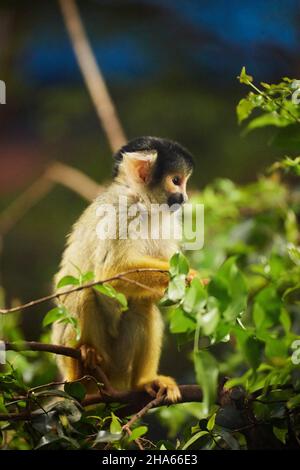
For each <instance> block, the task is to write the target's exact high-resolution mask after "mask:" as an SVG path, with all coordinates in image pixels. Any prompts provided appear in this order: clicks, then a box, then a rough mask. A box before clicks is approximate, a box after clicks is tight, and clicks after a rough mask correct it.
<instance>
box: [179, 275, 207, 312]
mask: <svg viewBox="0 0 300 470" xmlns="http://www.w3.org/2000/svg"><path fill="white" fill-rule="evenodd" d="M206 301H207V292H206V290H205V289H204V287H203V286H202V284H201V282H200V280H199V279H197V278H196V277H195V278H194V279H193V280H192V282H191V285H190V287H189V288H188V289H187V291H186V294H185V297H184V301H183V309H184V310H185V311H186V312H187V313H197V312H198V311H199V310H201V309H202V308H203V307H204V306H205V304H206Z"/></svg>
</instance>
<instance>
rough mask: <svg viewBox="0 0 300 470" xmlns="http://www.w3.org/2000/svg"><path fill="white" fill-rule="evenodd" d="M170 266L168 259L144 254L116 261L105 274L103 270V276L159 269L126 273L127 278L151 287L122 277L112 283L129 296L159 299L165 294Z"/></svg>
mask: <svg viewBox="0 0 300 470" xmlns="http://www.w3.org/2000/svg"><path fill="white" fill-rule="evenodd" d="M169 267H170V265H169V263H168V261H165V260H161V259H158V258H153V257H151V256H142V257H140V258H138V259H136V260H132V259H131V260H130V261H129V262H127V263H126V262H124V263H123V262H119V263H116V264H114V265H113V266H110V268H109V269H106V270H105V271H104V274H103V272H102V276H103V275H104V277H112V276H115V275H117V274H120V273H122V272H126V271H130V270H134V269H158V270H160V271H142V272H133V273H130V274H126V278H128V279H130V280H132V281H136V283H139V284H143V285H145V286H147V287H148V288H149V289H147V288H143V287H142V286H139V285H138V284H134V283H132V282H127V281H126V280H122V279H117V280H115V281H112V282H111V284H112V285H113V287H114V288H115V289H117V290H118V291H120V292H123V293H124V294H125V295H126V296H127V297H151V298H153V297H154V298H157V299H159V298H161V297H162V296H163V294H164V291H165V289H166V287H167V286H168V282H169V274H168V271H169ZM96 276H97V273H96ZM102 276H101V277H102ZM102 278H103V277H102Z"/></svg>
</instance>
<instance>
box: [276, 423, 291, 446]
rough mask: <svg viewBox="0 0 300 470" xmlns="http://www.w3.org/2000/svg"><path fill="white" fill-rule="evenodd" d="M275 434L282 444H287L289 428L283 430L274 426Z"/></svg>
mask: <svg viewBox="0 0 300 470" xmlns="http://www.w3.org/2000/svg"><path fill="white" fill-rule="evenodd" d="M273 433H274V435H275V436H276V437H277V439H278V440H279V441H280V442H282V443H283V444H285V443H286V437H287V433H288V430H287V428H283V429H281V428H277V427H276V426H273Z"/></svg>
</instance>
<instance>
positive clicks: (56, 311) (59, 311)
mask: <svg viewBox="0 0 300 470" xmlns="http://www.w3.org/2000/svg"><path fill="white" fill-rule="evenodd" d="M67 315H68V311H67V309H66V308H65V307H64V306H63V305H60V306H58V307H54V308H53V309H52V310H50V311H49V312H48V313H47V314H46V316H45V317H44V319H43V326H48V325H50V324H52V323H54V322H55V321H57V320H61V319H62V318H65V317H66V316H67Z"/></svg>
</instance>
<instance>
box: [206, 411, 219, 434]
mask: <svg viewBox="0 0 300 470" xmlns="http://www.w3.org/2000/svg"><path fill="white" fill-rule="evenodd" d="M216 415H217V414H216V413H214V414H213V415H212V416H211V417H210V418H209V420H208V423H207V429H208V431H212V430H213V428H214V426H215V421H216Z"/></svg>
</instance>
